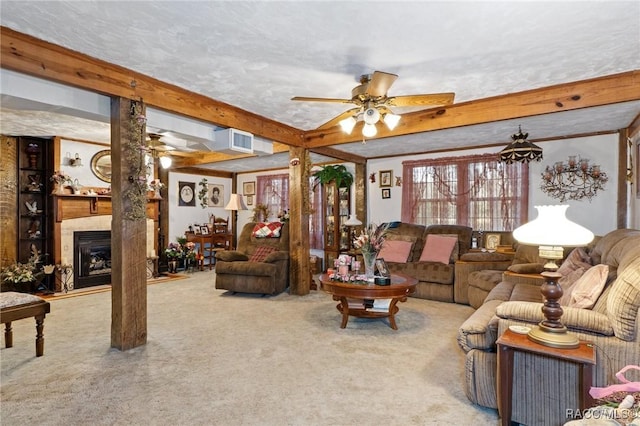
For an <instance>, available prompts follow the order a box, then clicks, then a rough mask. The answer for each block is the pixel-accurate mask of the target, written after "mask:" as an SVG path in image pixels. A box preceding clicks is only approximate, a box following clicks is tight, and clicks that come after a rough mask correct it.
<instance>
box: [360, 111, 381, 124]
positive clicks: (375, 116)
mask: <svg viewBox="0 0 640 426" xmlns="http://www.w3.org/2000/svg"><path fill="white" fill-rule="evenodd" d="M363 120H364V122H365V123H367V124H376V123H377V122H378V120H380V111H378V109H377V108H367V109H366V110H365V111H364V114H363Z"/></svg>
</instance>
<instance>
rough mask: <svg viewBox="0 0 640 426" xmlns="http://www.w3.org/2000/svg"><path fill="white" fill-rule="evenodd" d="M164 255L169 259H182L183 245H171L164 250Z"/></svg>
mask: <svg viewBox="0 0 640 426" xmlns="http://www.w3.org/2000/svg"><path fill="white" fill-rule="evenodd" d="M164 254H165V256H167V258H169V259H173V260H176V259H179V258H181V257H182V245H181V244H180V243H169V245H168V246H167V248H166V249H165V250H164Z"/></svg>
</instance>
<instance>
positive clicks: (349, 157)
mask: <svg viewBox="0 0 640 426" xmlns="http://www.w3.org/2000/svg"><path fill="white" fill-rule="evenodd" d="M310 151H311V152H315V153H316V154H320V155H326V156H327V157H333V158H336V159H338V160H342V161H348V162H351V163H355V164H366V163H367V159H366V158H364V157H362V156H360V155H355V154H350V153H348V152H344V151H340V150H339V149H334V148H330V147H328V146H323V147H318V148H313V149H310Z"/></svg>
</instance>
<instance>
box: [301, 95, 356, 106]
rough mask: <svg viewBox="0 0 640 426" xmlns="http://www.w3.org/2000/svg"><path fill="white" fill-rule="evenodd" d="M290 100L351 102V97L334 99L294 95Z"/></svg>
mask: <svg viewBox="0 0 640 426" xmlns="http://www.w3.org/2000/svg"><path fill="white" fill-rule="evenodd" d="M291 100H292V101H305V102H335V103H340V104H350V103H353V101H352V100H351V99H336V98H308V97H305V96H294V97H293V98H291Z"/></svg>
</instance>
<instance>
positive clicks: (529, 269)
mask: <svg viewBox="0 0 640 426" xmlns="http://www.w3.org/2000/svg"><path fill="white" fill-rule="evenodd" d="M507 271H511V272H515V273H516V274H539V273H540V272H542V271H544V265H543V264H541V263H519V264H517V265H511V266H509V267H508V268H507Z"/></svg>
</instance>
